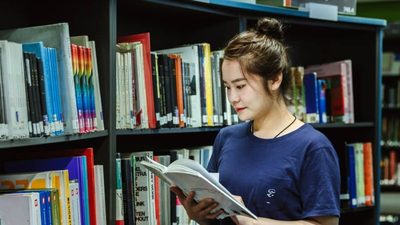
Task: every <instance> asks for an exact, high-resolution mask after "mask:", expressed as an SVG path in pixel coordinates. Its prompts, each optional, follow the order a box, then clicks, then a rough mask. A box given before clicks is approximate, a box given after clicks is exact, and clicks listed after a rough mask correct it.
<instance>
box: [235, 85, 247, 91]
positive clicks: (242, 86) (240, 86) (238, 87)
mask: <svg viewBox="0 0 400 225" xmlns="http://www.w3.org/2000/svg"><path fill="white" fill-rule="evenodd" d="M244 86H246V85H244V84H243V85H239V86H236V88H237V89H239V90H240V89H242V88H244Z"/></svg>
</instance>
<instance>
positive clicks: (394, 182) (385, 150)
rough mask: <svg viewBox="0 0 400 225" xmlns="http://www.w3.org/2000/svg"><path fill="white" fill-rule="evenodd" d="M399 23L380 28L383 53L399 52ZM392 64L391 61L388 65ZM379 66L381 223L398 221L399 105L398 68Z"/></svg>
mask: <svg viewBox="0 0 400 225" xmlns="http://www.w3.org/2000/svg"><path fill="white" fill-rule="evenodd" d="M399 43H400V35H399V23H398V22H392V23H389V24H388V26H387V27H386V28H385V30H384V38H383V52H393V53H399V52H400V47H399ZM392 65H394V64H392ZM389 68H392V70H389V71H385V69H384V68H383V72H382V73H383V74H382V87H383V90H384V91H383V95H384V100H383V107H382V141H381V143H382V157H381V158H382V160H381V196H382V197H381V206H380V207H381V224H398V214H399V213H398V208H397V206H396V205H395V204H393V203H394V202H397V201H398V200H399V198H400V185H399V184H400V183H399V179H398V173H399V170H398V167H397V165H398V163H399V156H400V154H399V150H400V142H399V140H400V138H399V136H398V128H396V125H398V124H399V120H400V117H399V113H400V107H399V106H400V105H399V103H398V102H399V98H398V94H397V93H398V92H399V88H400V71H396V70H397V69H396V68H397V67H396V66H392V67H389ZM391 218H392V219H391Z"/></svg>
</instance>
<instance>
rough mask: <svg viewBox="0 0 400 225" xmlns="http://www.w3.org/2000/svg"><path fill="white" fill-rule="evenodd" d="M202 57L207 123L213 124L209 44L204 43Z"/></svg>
mask: <svg viewBox="0 0 400 225" xmlns="http://www.w3.org/2000/svg"><path fill="white" fill-rule="evenodd" d="M202 46H203V52H204V54H203V57H204V60H203V62H204V79H205V88H206V112H207V125H208V126H214V106H213V86H212V73H211V49H210V44H208V43H204V44H203V45H202Z"/></svg>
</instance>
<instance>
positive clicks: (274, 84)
mask: <svg viewBox="0 0 400 225" xmlns="http://www.w3.org/2000/svg"><path fill="white" fill-rule="evenodd" d="M282 79H283V74H282V73H281V72H280V73H278V74H277V75H276V76H275V78H274V79H273V80H269V81H268V85H269V89H270V90H271V91H277V90H279V87H280V86H281V83H282Z"/></svg>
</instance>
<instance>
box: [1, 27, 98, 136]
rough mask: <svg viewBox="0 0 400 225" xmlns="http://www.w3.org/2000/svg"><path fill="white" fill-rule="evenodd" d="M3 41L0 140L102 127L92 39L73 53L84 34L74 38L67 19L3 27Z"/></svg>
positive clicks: (79, 131) (70, 132)
mask: <svg viewBox="0 0 400 225" xmlns="http://www.w3.org/2000/svg"><path fill="white" fill-rule="evenodd" d="M0 39H3V40H2V41H0V50H1V54H0V60H1V67H0V74H1V77H0V78H1V79H0V81H1V82H0V137H1V139H18V138H26V137H37V136H58V135H63V134H74V133H86V132H91V131H95V130H103V129H104V123H103V118H102V109H101V107H102V105H101V97H100V90H99V79H98V71H97V62H96V52H95V44H94V42H93V41H88V40H87V41H86V42H84V43H83V44H86V45H85V48H84V47H79V48H78V47H77V46H76V48H78V50H79V51H78V53H79V54H77V53H76V52H74V53H75V54H72V53H71V44H70V43H71V41H73V40H75V42H79V43H82V41H80V40H81V39H82V36H80V37H74V38H71V40H70V36H69V28H68V24H66V23H60V24H52V25H45V26H36V27H27V28H17V29H11V30H3V31H0ZM73 46H75V45H73ZM72 49H75V48H74V47H72ZM81 49H84V51H81ZM82 52H83V53H82ZM74 78H75V79H74ZM74 80H75V82H74Z"/></svg>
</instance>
